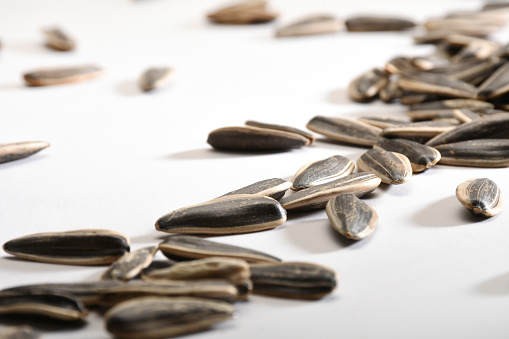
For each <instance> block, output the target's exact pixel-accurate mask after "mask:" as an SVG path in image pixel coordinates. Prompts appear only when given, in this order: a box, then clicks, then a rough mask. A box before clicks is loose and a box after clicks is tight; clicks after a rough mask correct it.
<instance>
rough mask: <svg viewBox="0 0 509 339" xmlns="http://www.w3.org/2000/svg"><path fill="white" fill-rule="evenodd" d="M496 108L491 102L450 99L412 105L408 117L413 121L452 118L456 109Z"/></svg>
mask: <svg viewBox="0 0 509 339" xmlns="http://www.w3.org/2000/svg"><path fill="white" fill-rule="evenodd" d="M493 107H494V106H493V104H492V103H490V102H485V101H480V100H468V99H450V100H441V101H432V102H423V103H420V104H416V105H412V106H411V107H410V109H409V110H408V111H407V113H406V114H407V116H409V117H410V118H412V120H415V121H419V120H430V119H434V118H436V117H442V118H443V117H448V118H449V117H452V116H454V111H455V110H456V109H460V108H465V109H469V110H473V111H475V112H479V111H484V110H487V109H492V108H493Z"/></svg>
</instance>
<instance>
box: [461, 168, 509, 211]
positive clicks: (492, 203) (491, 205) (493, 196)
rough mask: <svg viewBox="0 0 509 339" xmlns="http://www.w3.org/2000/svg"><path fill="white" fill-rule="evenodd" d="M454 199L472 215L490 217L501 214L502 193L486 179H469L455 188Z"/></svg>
mask: <svg viewBox="0 0 509 339" xmlns="http://www.w3.org/2000/svg"><path fill="white" fill-rule="evenodd" d="M456 197H457V198H458V200H459V201H460V202H461V203H462V204H463V206H465V207H466V208H467V209H468V210H469V211H470V212H471V213H472V214H475V215H483V216H485V217H492V216H495V215H497V214H499V213H500V212H502V193H501V192H500V189H499V188H498V186H497V184H495V183H494V182H493V181H491V180H490V179H487V178H479V179H470V180H467V181H465V182H464V183H462V184H460V185H459V186H458V187H457V188H456Z"/></svg>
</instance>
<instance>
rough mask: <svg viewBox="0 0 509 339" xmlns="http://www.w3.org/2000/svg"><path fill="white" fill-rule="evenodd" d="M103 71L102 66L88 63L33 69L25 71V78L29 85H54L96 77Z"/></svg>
mask: <svg viewBox="0 0 509 339" xmlns="http://www.w3.org/2000/svg"><path fill="white" fill-rule="evenodd" d="M102 73H103V70H102V69H101V68H100V67H97V66H93V65H88V66H79V67H65V68H52V69H44V70H38V71H32V72H28V73H25V74H24V75H23V78H24V79H25V82H26V84H27V86H52V85H62V84H70V83H75V82H81V81H86V80H90V79H94V78H96V77H98V76H100V75H101V74H102Z"/></svg>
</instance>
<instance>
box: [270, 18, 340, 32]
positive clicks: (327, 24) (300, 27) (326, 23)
mask: <svg viewBox="0 0 509 339" xmlns="http://www.w3.org/2000/svg"><path fill="white" fill-rule="evenodd" d="M341 28H342V25H341V21H339V20H338V19H337V18H336V17H334V16H332V15H323V14H322V15H313V16H308V17H305V18H302V19H299V20H298V21H295V22H293V23H291V24H289V25H287V26H283V27H280V28H278V29H277V30H276V37H292V36H303V35H315V34H327V33H336V32H338V31H339V30H341Z"/></svg>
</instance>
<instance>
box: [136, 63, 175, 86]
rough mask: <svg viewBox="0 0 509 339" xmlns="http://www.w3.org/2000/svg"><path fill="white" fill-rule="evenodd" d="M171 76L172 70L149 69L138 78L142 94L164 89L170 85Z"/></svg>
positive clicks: (164, 68)
mask: <svg viewBox="0 0 509 339" xmlns="http://www.w3.org/2000/svg"><path fill="white" fill-rule="evenodd" d="M172 76H173V68H170V67H154V68H149V69H147V70H146V71H145V72H143V74H142V75H141V77H140V88H141V89H142V90H143V91H144V92H150V91H153V90H155V89H158V88H161V87H165V86H167V85H168V84H169V83H170V80H171V78H172Z"/></svg>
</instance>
